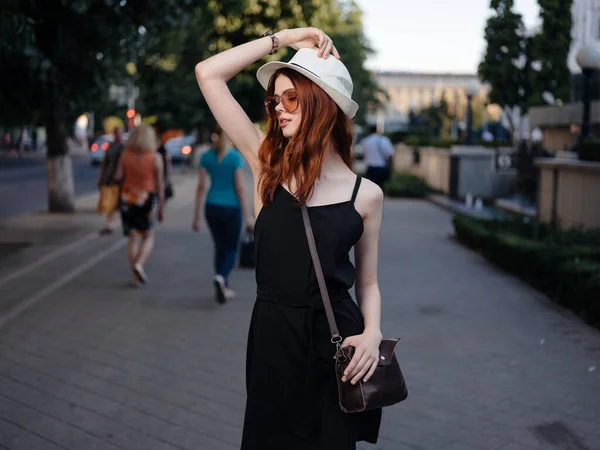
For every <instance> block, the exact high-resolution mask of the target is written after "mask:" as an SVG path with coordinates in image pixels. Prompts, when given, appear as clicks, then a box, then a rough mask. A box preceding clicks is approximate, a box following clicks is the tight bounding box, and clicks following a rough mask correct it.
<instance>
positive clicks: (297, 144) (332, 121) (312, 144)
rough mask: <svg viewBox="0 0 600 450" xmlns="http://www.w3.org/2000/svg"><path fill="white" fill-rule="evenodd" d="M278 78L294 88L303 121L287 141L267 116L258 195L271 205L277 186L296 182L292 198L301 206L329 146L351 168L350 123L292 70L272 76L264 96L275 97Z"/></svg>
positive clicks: (281, 71)
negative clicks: (281, 78) (288, 82)
mask: <svg viewBox="0 0 600 450" xmlns="http://www.w3.org/2000/svg"><path fill="white" fill-rule="evenodd" d="M279 75H285V76H286V77H288V78H289V79H290V80H291V82H292V84H293V85H294V88H295V89H296V92H297V94H298V101H299V102H300V108H301V109H302V120H301V122H300V125H299V127H298V130H297V131H296V133H295V134H294V135H293V136H292V137H291V138H290V139H287V138H286V137H285V136H284V135H283V133H282V132H281V128H280V126H279V121H278V120H273V119H272V118H271V117H270V116H269V115H268V114H267V117H266V129H267V136H266V137H265V139H264V141H263V142H262V144H261V146H260V148H259V149H258V159H259V161H260V164H261V172H260V177H259V192H260V197H261V200H262V202H263V204H264V205H268V204H270V203H271V202H272V201H273V195H274V194H275V189H277V186H278V185H279V184H280V183H285V184H287V185H288V186H289V185H290V183H291V181H292V180H295V181H296V191H295V192H293V194H294V196H295V197H296V198H298V199H299V200H300V201H301V202H302V203H304V202H306V201H308V199H310V197H311V196H312V193H313V190H314V185H315V181H316V179H317V177H318V176H319V174H320V173H321V167H322V166H323V160H324V159H325V153H326V152H327V149H328V147H329V145H330V144H331V145H333V146H334V148H335V150H336V151H337V152H338V154H339V155H340V156H341V158H342V160H343V161H344V163H346V165H347V166H348V167H350V168H352V155H351V151H352V150H351V149H352V127H351V122H350V119H349V118H348V117H347V116H346V115H345V114H344V113H343V111H342V110H341V109H340V107H339V106H338V105H337V104H336V103H335V102H334V101H333V99H332V98H331V97H330V96H329V95H327V93H325V91H324V90H323V89H321V88H320V87H319V86H317V85H316V84H315V83H313V82H312V81H311V80H309V79H308V78H306V77H305V76H304V75H301V74H300V73H298V72H296V71H295V70H291V69H280V70H278V71H277V72H275V74H273V76H272V77H271V80H270V81H269V86H268V89H267V96H270V95H273V94H274V92H275V80H276V79H277V77H278V76H279Z"/></svg>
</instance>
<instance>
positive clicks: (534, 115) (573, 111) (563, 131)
mask: <svg viewBox="0 0 600 450" xmlns="http://www.w3.org/2000/svg"><path fill="white" fill-rule="evenodd" d="M528 115H529V124H530V126H531V128H536V127H537V128H539V129H541V130H542V132H543V135H544V141H543V143H544V148H545V149H547V150H550V151H559V150H570V149H571V147H573V145H575V144H576V143H577V139H578V138H579V135H580V133H581V129H580V126H581V121H582V116H583V105H582V103H569V104H567V105H563V106H536V107H533V108H530V109H529V113H528ZM590 118H591V123H592V134H593V135H594V136H600V100H596V101H593V102H592V108H591V116H590Z"/></svg>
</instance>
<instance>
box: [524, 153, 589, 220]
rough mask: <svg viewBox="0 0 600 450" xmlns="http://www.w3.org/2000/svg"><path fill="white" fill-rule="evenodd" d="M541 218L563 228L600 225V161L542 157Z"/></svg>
mask: <svg viewBox="0 0 600 450" xmlns="http://www.w3.org/2000/svg"><path fill="white" fill-rule="evenodd" d="M536 165H537V166H538V167H539V168H540V188H539V193H538V217H539V219H540V220H541V221H542V222H546V223H553V222H555V223H556V224H557V225H558V226H560V227H561V228H572V227H579V226H582V227H585V228H600V163H592V162H583V161H577V160H567V159H558V158H552V159H539V160H537V161H536Z"/></svg>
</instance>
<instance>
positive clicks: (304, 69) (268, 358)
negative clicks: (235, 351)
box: [196, 28, 383, 450]
mask: <svg viewBox="0 0 600 450" xmlns="http://www.w3.org/2000/svg"><path fill="white" fill-rule="evenodd" d="M278 47H292V48H294V49H296V50H299V51H298V52H297V53H296V54H295V55H294V57H293V58H292V60H291V61H290V63H279V62H271V63H268V64H266V65H265V66H263V67H261V69H260V70H259V71H258V73H257V77H258V79H259V81H260V83H261V84H262V86H263V87H265V88H266V89H267V98H266V101H265V106H266V108H267V113H268V115H267V122H266V131H267V134H266V136H265V135H263V134H262V132H260V131H259V130H257V128H256V127H255V126H254V125H253V124H252V122H251V121H250V120H249V118H248V117H247V115H246V114H245V113H244V111H243V110H242V108H241V107H240V105H239V104H238V103H237V102H236V100H235V99H234V98H233V97H232V95H231V92H230V91H229V89H228V87H227V81H228V80H229V79H231V78H232V77H233V76H235V75H236V74H237V73H238V72H240V71H241V70H243V69H244V68H246V67H247V66H249V65H250V64H252V63H254V62H255V61H256V60H258V59H260V58H262V57H264V56H266V55H268V54H269V53H274V52H275V51H277V48H278ZM196 77H197V80H198V84H199V86H200V89H201V91H202V93H203V95H204V98H205V99H206V101H207V103H208V105H209V107H210V109H211V111H212V113H213V115H214V117H215V118H216V120H217V122H218V123H219V124H220V125H221V127H222V128H223V130H224V131H225V133H226V134H227V135H228V136H229V137H230V138H231V140H232V141H233V143H234V144H235V146H236V148H238V149H239V150H240V151H241V152H242V154H243V155H244V157H245V158H246V161H247V162H248V163H249V165H250V167H251V169H252V173H253V175H254V206H255V210H256V212H257V213H259V215H258V216H257V219H256V224H255V228H254V234H255V243H256V281H257V294H258V295H257V301H256V303H255V306H254V310H253V313H252V319H251V323H250V331H249V336H248V353H247V364H246V388H247V396H248V397H247V403H246V414H245V420H244V430H243V437H242V446H241V448H242V449H243V450H281V449H286V450H316V449H319V450H320V449H327V450H332V449H335V450H354V449H355V448H356V442H357V441H361V440H365V441H368V442H372V443H375V442H376V441H377V437H378V433H379V424H380V420H381V410H371V411H368V412H364V413H359V414H344V413H343V412H342V411H341V409H340V407H339V404H338V397H337V391H336V380H335V375H334V360H333V355H334V353H335V346H334V345H333V344H331V342H330V335H329V328H328V325H327V320H326V315H325V311H324V308H323V304H322V300H321V296H320V294H319V288H318V284H317V279H316V275H315V272H314V269H313V266H312V263H311V257H310V253H309V248H308V244H307V239H306V235H305V231H304V226H303V221H302V216H301V211H300V208H299V207H298V206H299V205H300V204H301V203H302V202H304V203H306V205H307V206H308V208H309V215H310V220H311V223H312V228H313V231H314V235H315V240H316V243H317V247H318V253H319V256H320V258H321V263H322V266H323V272H324V274H325V278H326V282H327V286H328V290H329V292H330V296H331V298H332V303H333V308H334V312H335V316H336V320H337V324H338V328H339V329H340V332H341V334H342V335H343V336H344V337H345V340H344V342H343V345H344V346H354V347H355V349H356V353H355V354H354V357H353V359H352V361H351V363H350V365H349V367H348V369H347V371H346V373H345V375H344V377H343V378H342V381H343V382H347V383H356V382H357V381H358V380H360V379H363V380H368V379H369V378H370V377H371V375H372V374H373V372H374V370H375V368H376V365H377V359H378V356H379V343H380V342H381V331H380V309H381V299H380V294H379V287H378V283H377V246H378V238H379V229H380V225H381V215H382V206H383V193H382V191H381V189H380V188H379V187H377V186H376V185H375V184H374V183H372V182H370V181H368V180H362V183H361V178H359V177H357V176H356V175H355V174H354V173H353V172H352V170H351V169H350V164H351V143H352V130H351V122H350V119H351V118H352V117H353V116H354V114H355V113H356V110H357V109H358V105H357V104H356V103H355V102H354V101H353V100H352V99H351V94H352V80H351V78H350V75H349V74H348V71H347V70H346V67H345V66H344V65H343V64H342V63H341V61H339V55H338V52H337V50H336V48H335V47H334V46H333V42H332V41H331V39H330V38H329V37H328V36H327V35H326V34H325V33H323V32H322V31H321V30H319V29H316V28H300V29H293V30H283V31H280V32H278V33H276V34H272V33H271V34H270V35H265V36H264V37H263V38H260V39H256V40H255V41H252V42H249V43H246V44H243V45H240V46H238V47H234V48H232V49H229V50H226V51H224V52H222V53H220V54H218V55H215V56H213V57H211V58H209V59H207V60H205V61H202V62H200V63H199V64H198V65H197V66H196ZM352 247H354V248H355V261H356V272H355V268H354V266H353V265H352V263H351V262H350V257H349V251H350V249H351V248H352ZM355 274H356V294H357V300H358V304H359V305H360V308H359V307H358V306H357V304H356V303H354V301H353V300H352V298H351V297H350V294H349V292H348V290H349V289H350V288H351V286H352V285H353V284H354V279H355Z"/></svg>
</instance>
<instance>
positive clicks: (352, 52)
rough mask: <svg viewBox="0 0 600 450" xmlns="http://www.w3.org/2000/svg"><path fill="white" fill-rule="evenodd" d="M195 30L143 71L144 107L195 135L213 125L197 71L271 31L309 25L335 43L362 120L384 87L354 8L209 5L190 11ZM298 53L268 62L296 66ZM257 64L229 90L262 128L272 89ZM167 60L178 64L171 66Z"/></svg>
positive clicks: (335, 0) (265, 0) (286, 0)
mask: <svg viewBox="0 0 600 450" xmlns="http://www.w3.org/2000/svg"><path fill="white" fill-rule="evenodd" d="M189 21H190V22H189V23H190V24H189V26H188V27H186V28H181V29H179V30H178V31H176V32H174V33H172V34H170V36H166V35H165V36H163V37H162V39H161V40H160V41H158V42H157V44H156V45H155V46H153V47H152V48H150V49H149V50H148V54H147V57H146V58H145V59H144V60H143V61H140V62H139V64H138V80H137V83H138V84H139V86H140V91H141V98H140V105H141V107H142V108H143V109H144V111H145V112H146V113H147V114H155V115H157V116H159V117H161V118H162V119H164V121H165V122H166V123H171V124H173V125H177V126H178V127H184V128H187V129H190V128H192V127H193V126H195V125H197V124H198V123H202V124H203V125H204V126H208V125H207V124H211V123H212V120H213V119H212V116H211V114H210V111H209V110H208V107H207V105H206V103H205V102H204V99H203V98H202V95H201V93H200V90H199V89H198V86H197V83H196V80H195V77H194V71H193V68H194V66H195V64H196V63H197V62H199V61H201V60H202V59H204V58H207V57H209V56H211V55H213V54H215V53H217V52H219V51H223V50H226V49H228V48H231V47H233V46H236V45H240V44H243V43H245V42H248V41H250V40H253V39H256V38H258V37H260V36H261V34H262V33H263V32H264V31H266V30H269V29H271V30H280V29H284V28H295V27H303V26H308V25H311V26H316V27H320V28H322V29H323V30H324V31H325V32H327V33H328V34H329V35H330V36H331V37H332V38H333V39H334V42H335V44H336V46H337V48H338V50H339V52H340V54H341V56H342V59H343V61H344V63H345V64H346V66H347V67H348V70H349V72H350V74H351V75H352V78H353V81H354V98H355V100H356V101H357V102H358V103H359V105H361V109H360V110H359V115H358V116H357V118H356V121H357V122H359V123H361V122H364V119H365V116H366V109H367V108H368V106H369V105H370V104H374V103H376V93H377V87H376V85H375V82H374V79H373V77H372V75H371V73H369V72H368V71H367V70H366V69H365V68H364V62H365V60H366V58H367V57H368V56H369V54H370V53H371V52H372V50H371V48H370V46H369V44H368V42H367V41H366V39H365V36H364V34H363V29H362V11H361V10H360V9H359V8H358V6H357V5H356V3H355V2H354V1H348V0H346V1H341V0H248V1H245V2H240V1H233V0H230V1H220V2H209V3H207V4H206V5H203V6H197V7H196V8H194V9H193V10H191V11H190V12H189ZM292 53H293V52H292V51H288V50H285V49H282V50H280V51H279V52H278V53H277V54H276V55H273V56H268V57H267V58H265V60H277V59H282V60H289V58H291V56H292ZM265 60H261V61H257V62H256V63H255V64H252V65H251V66H250V67H248V68H247V69H245V70H243V71H242V72H241V73H240V74H239V75H237V76H236V77H235V78H233V79H232V80H231V81H230V82H229V87H230V89H231V91H232V93H233V95H234V96H235V98H236V99H237V100H238V101H239V102H240V104H241V106H242V107H243V108H244V110H245V111H246V112H247V113H248V115H249V116H250V118H251V119H252V120H253V121H255V122H257V121H262V119H263V118H264V107H263V106H262V105H263V99H264V90H263V89H262V88H261V87H260V85H259V84H258V82H257V81H256V76H255V74H256V70H257V69H258V67H260V65H262V64H264V62H265ZM164 61H170V62H171V63H172V64H168V65H165V64H164Z"/></svg>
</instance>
